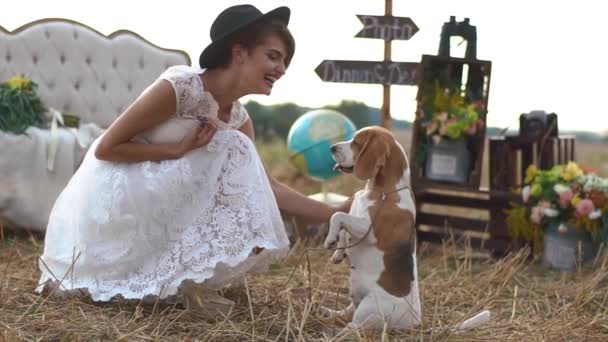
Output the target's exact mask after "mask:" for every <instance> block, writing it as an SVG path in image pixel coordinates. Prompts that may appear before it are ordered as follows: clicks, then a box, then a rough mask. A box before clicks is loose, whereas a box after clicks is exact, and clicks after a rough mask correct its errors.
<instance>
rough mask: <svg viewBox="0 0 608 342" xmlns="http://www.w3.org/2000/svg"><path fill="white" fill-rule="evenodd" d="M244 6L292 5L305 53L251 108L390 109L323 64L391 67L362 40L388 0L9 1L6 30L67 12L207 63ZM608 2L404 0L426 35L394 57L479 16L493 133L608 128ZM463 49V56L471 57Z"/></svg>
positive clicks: (400, 93)
mask: <svg viewBox="0 0 608 342" xmlns="http://www.w3.org/2000/svg"><path fill="white" fill-rule="evenodd" d="M242 3H251V4H253V5H255V6H256V7H258V8H259V9H260V10H261V11H262V12H267V11H270V10H272V9H274V8H276V7H278V6H288V7H290V8H291V11H292V13H291V21H290V24H289V28H290V30H291V32H292V34H293V35H294V38H295V40H296V54H295V56H294V58H293V60H292V63H291V65H290V67H289V69H288V70H287V73H286V74H285V76H284V77H283V78H282V79H281V80H279V81H278V82H277V83H276V84H275V87H274V89H273V93H272V94H271V95H270V96H262V95H255V96H253V95H252V96H248V97H246V98H244V99H243V101H244V102H246V101H247V100H249V99H251V100H255V101H258V102H260V103H263V104H274V103H283V102H295V103H297V104H298V105H301V106H307V107H312V108H316V107H321V106H324V105H328V104H337V103H339V102H340V101H342V100H357V101H362V102H364V103H366V104H367V105H369V106H373V107H380V106H381V105H382V86H381V85H375V84H352V83H331V82H323V81H322V80H321V79H319V77H318V76H317V74H316V73H315V72H314V69H315V68H316V67H317V66H318V65H319V63H321V62H322V61H323V60H333V59H335V60H361V61H381V60H382V59H383V56H384V45H383V41H382V40H378V39H367V38H355V35H356V34H357V32H359V31H360V30H361V28H362V27H363V25H362V24H361V22H360V21H359V20H358V19H357V17H356V15H357V14H363V15H384V11H385V8H384V5H385V1H384V0H323V1H320V0H284V1H278V0H250V1H248V2H244V1H233V0H198V1H185V0H172V1H164V2H157V1H153V0H148V1H133V0H131V1H128V0H120V1H119V0H104V1H82V0H79V1H74V0H53V1H48V0H36V1H33V0H22V1H11V2H10V3H7V4H5V5H4V6H3V9H2V12H1V13H0V25H1V26H3V27H4V28H6V29H8V30H14V29H16V28H18V27H20V26H21V25H24V24H26V23H28V22H30V21H33V20H37V19H41V18H47V17H59V18H68V19H72V20H76V21H79V22H81V23H84V24H86V25H88V26H90V27H92V28H94V29H96V30H98V31H100V32H101V33H103V34H106V35H107V34H110V33H112V32H114V31H117V30H120V29H127V30H130V31H134V32H136V33H138V34H139V35H141V36H143V37H144V38H145V39H147V40H148V41H150V42H152V43H154V44H156V45H159V46H161V47H165V48H172V49H179V50H184V51H186V52H187V53H188V54H189V55H190V58H191V60H192V61H193V62H195V63H196V62H197V61H198V56H199V54H200V52H201V51H202V50H203V49H204V48H205V46H207V44H209V43H210V41H211V39H210V38H209V28H210V26H211V23H212V22H213V20H214V19H215V17H216V16H217V14H219V13H220V12H221V11H222V10H223V9H224V8H226V7H228V6H231V5H235V4H242ZM603 6H604V5H601V1H596V0H578V1H561V0H553V1H549V0H510V1H493V0H485V1H484V0H459V1H454V0H424V1H407V0H393V9H392V10H393V16H397V17H409V18H411V19H412V20H413V21H414V22H415V23H416V25H417V26H418V27H419V29H420V30H419V31H418V32H417V33H416V34H415V35H414V36H413V37H412V38H411V39H410V40H407V41H397V40H396V41H393V42H392V60H393V61H399V62H419V61H420V59H421V55H422V54H431V55H434V54H437V50H438V48H439V37H440V32H441V27H442V25H443V23H444V22H446V21H448V20H449V18H450V16H452V15H453V16H456V19H457V20H463V19H464V18H465V17H467V18H469V19H470V22H471V24H472V25H475V26H476V27H477V58H478V59H483V60H490V61H492V77H491V82H490V96H489V104H488V110H489V113H488V118H487V121H488V125H489V126H495V127H500V128H506V127H509V128H511V129H517V127H518V118H519V114H521V113H525V112H529V111H531V110H545V111H547V112H555V113H557V114H558V121H559V127H560V130H587V131H594V132H607V131H608V110H607V107H606V106H603V104H604V103H605V102H604V101H603V100H604V96H608V94H607V91H608V86H607V85H606V82H607V81H608V68H607V67H606V60H608V53H607V51H608V48H607V46H606V45H607V43H606V42H607V41H608V39H607V36H608V28H607V27H606V25H605V13H606V12H605V10H603V9H601V7H603ZM457 41H458V40H457ZM452 45H454V44H452ZM463 46H464V45H463ZM463 46H461V47H460V48H456V49H455V50H456V51H454V55H455V56H462V55H463V54H464V52H463V49H462V48H463ZM416 90H417V89H416V87H415V86H391V107H390V109H391V114H392V116H393V118H396V119H405V120H410V121H411V120H413V119H414V112H415V108H416V103H415V96H416Z"/></svg>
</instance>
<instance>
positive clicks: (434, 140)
mask: <svg viewBox="0 0 608 342" xmlns="http://www.w3.org/2000/svg"><path fill="white" fill-rule="evenodd" d="M433 142H434V143H435V145H437V144H439V143H440V142H441V136H440V135H439V134H435V135H433Z"/></svg>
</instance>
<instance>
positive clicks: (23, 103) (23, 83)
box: [0, 76, 46, 134]
mask: <svg viewBox="0 0 608 342" xmlns="http://www.w3.org/2000/svg"><path fill="white" fill-rule="evenodd" d="M37 89H38V85H37V84H36V83H35V82H33V81H29V80H26V79H25V78H23V77H21V76H17V77H13V78H11V79H10V80H8V81H7V82H4V83H2V84H0V130H2V131H7V132H11V133H15V134H23V133H24V132H25V130H26V129H27V128H28V127H30V126H36V127H43V126H44V125H45V119H44V113H45V112H46V108H45V107H44V106H43V105H42V103H41V102H40V98H39V97H38V94H37Z"/></svg>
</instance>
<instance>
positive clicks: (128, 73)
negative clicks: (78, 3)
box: [0, 19, 190, 128]
mask: <svg viewBox="0 0 608 342" xmlns="http://www.w3.org/2000/svg"><path fill="white" fill-rule="evenodd" d="M180 64H185V65H190V58H189V57H188V55H187V54H186V53H185V52H182V51H178V50H168V49H163V48H160V47H157V46H155V45H153V44H151V43H149V42H147V41H146V40H145V39H143V38H142V37H140V36H138V35H137V34H135V33H133V32H129V31H124V30H122V31H117V32H114V33H112V34H111V35H110V36H108V37H105V36H104V35H102V34H101V33H99V32H97V31H95V30H93V29H91V28H89V27H87V26H85V25H83V24H80V23H77V22H74V21H69V20H65V19H43V20H39V21H36V22H33V23H30V24H27V25H25V26H22V27H20V28H18V29H16V30H15V31H13V32H8V31H7V30H5V29H4V28H3V27H1V26H0V82H2V81H5V80H6V79H8V78H10V77H12V76H14V75H16V74H23V75H25V76H26V77H28V78H30V79H32V80H34V81H35V82H36V83H38V86H39V94H40V97H41V98H42V101H43V103H44V104H45V105H46V106H48V107H53V108H56V109H58V110H61V111H65V112H68V113H70V114H74V115H77V116H79V117H80V118H81V120H82V122H83V123H88V122H93V123H96V124H97V125H99V126H101V127H104V128H105V127H108V126H109V125H110V123H111V122H112V121H113V120H114V119H115V118H116V117H117V116H118V115H119V114H120V113H121V112H122V111H123V110H124V109H125V108H126V107H127V106H128V105H129V104H131V102H133V100H134V99H135V98H136V97H137V96H138V95H139V94H140V93H141V92H142V91H143V90H144V89H145V88H146V87H147V86H148V85H150V83H152V82H153V81H154V80H155V79H156V78H158V76H159V75H160V74H161V73H162V72H163V71H164V70H165V69H167V68H168V67H169V66H171V65H180Z"/></svg>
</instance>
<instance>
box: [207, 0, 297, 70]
mask: <svg viewBox="0 0 608 342" xmlns="http://www.w3.org/2000/svg"><path fill="white" fill-rule="evenodd" d="M290 14H291V11H290V10H289V8H288V7H285V6H281V7H277V8H275V9H273V10H272V11H270V12H268V13H266V14H263V13H262V12H260V10H259V9H257V8H255V7H254V6H252V5H237V6H232V7H228V8H226V9H225V10H224V11H222V13H220V14H219V15H218V16H217V18H216V19H215V21H213V24H211V32H210V35H211V44H209V45H208V46H207V47H206V48H205V50H203V52H202V53H201V56H200V57H199V59H198V62H199V64H200V66H201V68H203V69H204V68H209V67H214V66H217V65H219V64H220V61H218V58H220V57H221V54H222V52H223V48H224V45H225V44H226V43H227V41H228V39H229V38H230V37H231V36H232V35H233V34H234V33H236V32H238V31H240V30H241V29H244V28H246V27H248V26H250V25H252V24H255V23H257V22H259V21H261V20H273V19H276V20H278V21H281V22H283V23H285V26H287V24H288V23H289V16H290Z"/></svg>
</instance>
